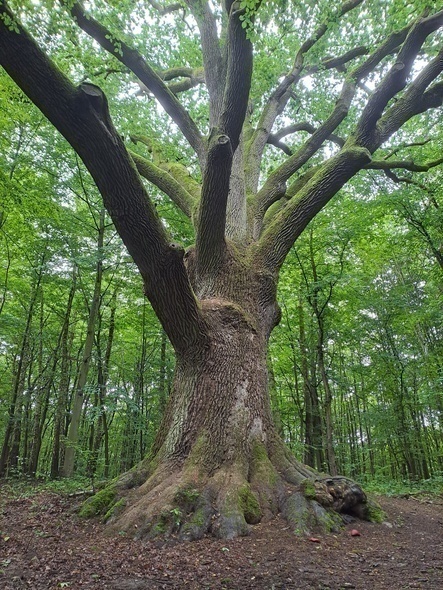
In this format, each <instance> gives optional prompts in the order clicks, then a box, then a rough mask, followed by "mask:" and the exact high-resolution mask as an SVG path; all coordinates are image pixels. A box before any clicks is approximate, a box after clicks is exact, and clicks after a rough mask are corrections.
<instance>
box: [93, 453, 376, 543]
mask: <svg viewBox="0 0 443 590" xmlns="http://www.w3.org/2000/svg"><path fill="white" fill-rule="evenodd" d="M277 465H278V467H277ZM147 471H148V472H149V470H147V467H146V465H145V466H142V468H141V469H140V470H134V471H133V472H132V474H130V475H128V474H124V475H123V476H122V477H121V478H120V479H118V480H117V481H114V482H113V483H111V484H110V485H109V486H108V487H106V488H105V489H104V490H102V491H101V492H99V493H98V494H96V496H94V497H93V498H89V499H88V500H87V501H86V502H85V504H84V506H83V508H82V514H83V515H84V516H93V515H98V514H100V515H102V516H103V518H104V520H106V521H107V522H108V523H109V524H110V530H111V532H113V533H120V534H121V533H122V532H123V533H125V534H128V535H130V536H131V537H135V538H142V537H143V538H145V537H148V538H152V537H158V536H162V537H170V536H174V537H176V538H178V539H180V540H188V541H190V540H195V539H200V538H202V537H203V536H204V535H206V534H211V535H213V536H216V537H219V538H225V539H231V538H234V537H237V536H244V535H247V534H249V532H250V528H251V526H253V525H254V524H257V523H258V522H261V521H262V520H269V519H271V518H273V517H274V516H275V515H276V514H278V513H281V514H282V515H283V517H284V518H285V519H286V520H287V521H288V523H289V524H290V525H291V527H292V528H293V530H294V532H295V533H296V534H301V535H302V534H310V533H312V532H313V531H315V530H317V531H318V530H321V531H328V532H329V531H335V530H337V529H339V528H340V527H341V526H342V525H343V518H342V515H343V514H346V515H351V516H353V517H358V518H362V519H365V520H376V521H380V520H381V519H382V518H383V513H382V512H381V510H380V508H379V507H378V505H377V504H375V503H374V502H373V501H371V500H368V498H367V496H366V494H365V493H364V491H363V490H362V489H361V487H360V486H359V485H358V484H356V483H355V482H354V481H352V480H350V479H347V478H345V477H330V476H321V475H320V474H318V473H316V472H314V471H313V470H311V469H310V468H308V467H306V466H304V465H301V464H300V463H298V462H296V461H295V460H294V459H293V458H292V457H290V456H288V455H287V454H286V453H284V454H283V455H281V454H278V455H275V456H272V455H271V458H270V457H269V456H268V453H267V452H266V450H265V448H264V447H263V446H261V445H258V446H257V447H256V448H254V449H253V452H252V458H251V460H250V462H249V463H248V464H247V466H245V465H244V464H234V465H229V466H224V467H221V468H219V469H218V470H217V471H215V472H214V473H213V474H207V473H202V472H201V471H200V470H199V469H198V468H197V466H195V465H193V466H192V467H191V468H190V467H189V464H188V466H186V465H185V466H183V467H182V468H181V469H178V470H177V468H175V469H173V468H172V467H171V466H168V465H167V464H162V465H159V466H156V468H155V469H154V470H153V472H152V473H151V475H150V476H149V477H148V478H147V479H146V480H145V481H143V483H141V482H140V478H141V477H146V473H147ZM134 482H140V483H139V485H138V486H136V485H135V484H134ZM140 484H141V485H140Z"/></svg>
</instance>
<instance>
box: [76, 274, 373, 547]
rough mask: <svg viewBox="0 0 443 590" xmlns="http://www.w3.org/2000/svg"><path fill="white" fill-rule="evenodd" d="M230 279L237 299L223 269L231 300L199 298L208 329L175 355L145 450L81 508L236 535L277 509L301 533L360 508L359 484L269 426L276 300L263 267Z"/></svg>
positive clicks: (153, 528)
mask: <svg viewBox="0 0 443 590" xmlns="http://www.w3.org/2000/svg"><path fill="white" fill-rule="evenodd" d="M233 274H236V273H235V272H234V273H233ZM238 276H239V275H237V277H238ZM248 278H249V280H247V279H248ZM239 282H240V286H241V283H243V285H245V292H244V302H243V303H244V304H243V305H240V303H238V300H239V296H238V292H237V296H234V292H235V291H236V287H235V286H234V285H235V284H236V283H233V282H232V279H231V281H229V282H228V280H226V283H225V287H224V291H225V293H226V294H230V295H231V296H232V297H231V299H230V300H228V299H223V298H222V297H214V298H211V299H205V300H203V301H202V302H201V309H202V313H203V316H204V318H205V322H206V325H207V334H208V339H207V340H206V344H205V346H202V347H200V348H193V349H190V351H189V353H187V354H181V355H179V356H178V358H177V365H176V371H175V379H174V385H173V390H172V393H171V396H170V399H169V401H168V405H167V409H166V413H165V416H164V419H163V423H162V425H161V428H160V430H159V433H158V436H157V440H156V441H155V443H154V447H153V449H152V451H151V453H150V455H149V457H148V458H147V459H145V460H144V461H143V462H142V463H141V464H139V465H138V466H137V467H136V468H134V469H133V470H131V471H130V472H128V473H126V474H124V475H123V476H122V477H121V478H120V479H119V480H118V482H117V483H116V484H113V485H112V486H110V487H108V488H105V489H104V490H103V491H102V492H99V493H98V494H97V495H96V496H95V497H94V498H91V499H90V500H89V501H87V502H86V504H85V505H84V507H83V510H82V513H83V514H84V515H87V514H96V513H100V512H102V513H106V519H109V521H110V522H111V523H113V530H115V531H122V530H123V531H126V532H127V533H128V534H131V535H133V536H136V537H143V536H155V535H159V534H171V533H174V534H178V536H179V537H180V538H182V539H195V538H200V537H201V536H203V535H204V534H206V533H207V532H210V533H211V534H213V535H216V536H219V537H223V538H231V537H234V536H237V535H245V534H247V533H248V530H249V525H252V524H255V523H258V522H260V521H261V520H262V519H269V518H272V517H273V516H275V515H276V514H277V513H279V512H282V513H283V515H284V517H285V518H287V520H288V521H289V522H290V523H291V525H292V526H293V527H294V530H296V531H297V532H300V533H301V532H306V531H308V530H311V529H312V528H315V527H316V526H318V525H321V526H322V527H326V528H327V529H329V530H331V529H334V528H336V527H338V526H339V524H340V522H341V518H340V517H339V516H338V515H337V513H336V511H339V512H349V513H353V514H357V515H360V516H366V517H369V506H370V505H369V504H368V503H367V499H366V496H365V494H364V493H363V491H362V490H361V489H360V487H359V486H357V485H356V484H354V482H350V481H349V480H345V479H343V478H330V477H329V478H324V477H322V476H320V475H319V474H317V473H316V472H315V471H313V470H312V469H311V468H309V467H306V466H305V465H303V464H301V463H299V462H298V461H296V460H295V458H294V457H293V456H291V454H290V452H289V451H288V450H287V448H286V447H285V445H284V443H283V441H282V440H281V438H280V436H279V435H278V433H277V430H276V428H275V426H274V423H273V420H272V415H271V408H270V403H269V392H268V370H267V344H268V337H269V334H270V331H271V329H272V327H273V325H274V324H275V323H276V320H277V318H278V314H277V306H276V303H275V299H274V295H273V293H272V292H271V295H270V293H269V289H268V290H267V289H265V288H264V285H265V284H268V286H269V277H268V278H267V279H265V280H263V281H262V283H261V284H259V282H260V281H258V279H257V276H256V277H255V280H254V277H251V276H249V277H245V278H244V279H243V280H242V281H240V279H239ZM236 285H237V287H238V286H239V285H238V283H237V284H236ZM214 290H217V286H215V287H214ZM219 290H221V289H219ZM253 293H254V294H255V297H253V296H252V294H253ZM232 299H236V301H233V300H232ZM254 310H255V311H254ZM128 489H129V490H130V491H129V492H127V490H128Z"/></svg>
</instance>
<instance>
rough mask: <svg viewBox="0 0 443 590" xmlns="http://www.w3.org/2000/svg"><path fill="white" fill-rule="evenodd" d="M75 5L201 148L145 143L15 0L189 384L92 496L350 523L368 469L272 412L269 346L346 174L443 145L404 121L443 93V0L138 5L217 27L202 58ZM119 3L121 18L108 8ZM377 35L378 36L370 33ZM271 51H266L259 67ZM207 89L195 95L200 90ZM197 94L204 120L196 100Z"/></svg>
mask: <svg viewBox="0 0 443 590" xmlns="http://www.w3.org/2000/svg"><path fill="white" fill-rule="evenodd" d="M60 4H61V6H62V8H63V9H64V10H65V11H66V13H67V14H69V15H70V17H72V19H73V22H75V23H76V26H77V27H79V28H80V29H82V30H83V32H84V33H85V34H86V35H87V36H89V37H90V38H92V39H93V40H94V47H95V49H96V50H97V48H98V47H100V48H101V50H103V51H104V52H108V53H109V55H111V56H113V57H112V60H114V62H115V63H114V66H113V67H114V70H113V71H114V72H118V71H120V72H121V73H122V75H123V73H124V74H125V75H126V74H127V73H128V72H130V73H131V75H132V76H134V77H135V78H136V79H137V80H138V82H139V86H140V91H139V93H140V94H141V95H142V96H144V97H145V98H146V99H152V98H155V99H156V100H157V101H158V103H159V104H160V105H161V107H162V108H163V110H164V111H165V112H166V113H167V115H168V116H169V117H170V119H171V120H172V121H173V123H174V124H175V125H176V127H177V128H178V130H179V131H180V132H181V134H182V136H183V138H184V139H185V140H186V141H187V143H188V144H189V146H190V148H191V149H192V152H193V154H194V156H193V157H191V158H190V162H189V166H188V167H187V168H186V167H185V166H184V165H183V164H184V162H183V159H181V161H180V163H178V162H177V161H176V160H171V159H170V158H169V159H168V157H167V154H168V153H169V152H168V150H165V152H164V153H162V152H161V149H160V150H159V149H158V145H156V144H155V142H153V141H152V138H151V137H147V136H146V133H144V130H143V129H142V130H140V133H138V134H137V135H134V136H133V137H132V141H133V142H135V143H138V145H139V146H140V144H141V145H143V146H145V148H146V151H145V156H143V155H141V152H140V150H139V151H137V152H135V151H131V149H130V148H129V147H128V146H127V145H125V142H124V139H123V138H122V137H121V136H120V134H119V132H118V131H117V130H116V128H115V127H114V124H113V122H112V118H111V115H110V112H109V108H108V101H107V98H106V96H105V94H104V92H103V91H102V90H101V89H100V87H99V86H97V85H95V84H92V83H90V82H83V83H80V84H79V85H74V84H73V83H72V82H71V81H70V79H69V78H68V77H67V76H66V75H65V74H64V73H63V72H62V71H61V70H60V69H59V68H58V67H57V66H56V65H55V63H54V61H52V59H51V58H50V57H49V55H48V52H46V51H44V50H43V49H42V43H41V42H40V43H37V42H36V41H35V40H34V39H33V38H32V36H31V35H30V34H29V33H28V31H27V30H26V28H24V27H23V26H22V24H21V23H20V21H19V19H18V17H17V16H16V15H14V14H13V12H12V11H11V9H10V7H9V6H8V5H7V3H6V2H5V1H4V0H0V63H1V65H2V66H3V67H4V68H5V70H6V71H7V73H8V74H9V75H10V76H11V77H12V78H13V80H14V81H15V82H16V83H17V84H18V85H19V87H20V88H21V89H22V90H23V92H24V93H25V94H26V95H27V96H28V97H29V99H30V100H31V101H32V102H33V103H34V104H35V105H37V107H38V108H39V109H40V110H41V111H42V112H43V113H44V114H45V115H46V117H47V118H48V119H49V120H50V121H51V122H52V124H53V125H54V126H55V127H56V128H57V129H58V130H59V131H60V133H62V134H63V136H64V137H65V138H66V139H67V141H68V142H69V143H70V144H71V146H72V147H73V148H74V150H75V151H76V152H77V153H78V154H79V156H80V157H81V159H82V160H83V162H84V164H85V166H86V167H87V168H88V170H89V172H90V174H91V175H92V177H93V178H94V181H95V183H96V185H97V187H98V189H99V191H100V193H101V195H102V197H103V202H104V205H105V207H106V209H107V210H108V212H109V214H110V215H111V217H112V220H113V222H114V224H115V227H116V229H117V231H118V232H119V234H120V236H121V238H122V240H123V242H124V243H125V245H126V247H127V249H128V251H129V253H130V254H131V256H132V258H133V259H134V261H135V263H136V265H137V267H138V269H139V271H140V274H141V276H142V279H143V284H144V290H145V294H146V296H147V297H148V299H149V301H150V302H151V304H152V307H153V308H154V310H155V312H156V314H157V316H158V318H159V320H160V322H161V324H162V326H163V328H164V330H165V332H166V333H167V335H168V337H169V339H170V341H171V343H172V345H173V347H174V350H175V353H176V370H175V378H174V386H173V391H172V394H171V396H170V400H169V403H168V406H167V409H166V412H165V416H164V419H163V422H162V425H161V428H160V429H159V432H158V435H157V438H156V442H155V444H154V446H153V448H152V450H151V453H150V454H149V457H148V458H147V459H146V460H145V461H143V463H142V464H140V465H138V466H137V467H136V468H134V469H133V470H132V471H131V472H129V473H127V474H125V475H123V476H122V477H121V478H120V479H119V480H118V481H117V482H116V483H115V484H114V485H113V486H111V487H108V488H107V489H106V490H105V491H104V492H101V495H100V497H99V498H98V500H97V499H96V500H95V501H94V500H93V501H92V503H91V504H90V506H89V508H90V509H91V510H96V509H99V508H101V509H103V508H104V507H105V506H106V508H109V506H111V505H112V504H115V503H116V500H117V499H118V498H119V497H120V496H124V498H125V499H124V501H122V502H118V504H115V510H114V513H113V515H112V518H111V520H114V521H115V526H116V528H117V529H118V530H126V531H128V532H130V533H131V534H136V535H144V534H158V533H162V532H168V531H171V530H175V531H179V532H180V535H181V536H182V538H198V537H201V536H202V535H203V534H205V533H206V532H207V531H211V532H212V533H213V534H217V535H220V536H224V537H232V536H235V535H238V534H245V533H246V532H247V530H248V524H254V523H257V522H259V521H260V520H261V519H262V518H269V517H270V516H272V515H274V514H276V513H277V512H279V511H280V512H282V513H283V514H284V516H285V517H286V518H287V519H288V520H289V521H290V522H291V523H292V525H293V526H294V527H295V528H296V529H298V530H300V531H302V530H306V529H309V528H310V527H312V526H314V525H315V524H322V525H323V526H326V527H332V526H335V525H336V524H337V522H338V519H339V518H338V517H337V512H348V513H351V514H357V515H359V516H362V517H366V518H370V517H371V505H370V503H369V502H368V501H367V498H366V496H365V494H364V492H363V491H362V490H361V488H360V487H359V486H357V485H356V484H355V483H353V482H351V481H348V480H345V479H344V478H332V477H329V476H324V475H320V474H317V473H316V472H314V471H313V470H312V469H311V468H309V467H307V466H305V465H303V464H302V463H300V462H299V461H297V460H296V459H295V458H294V457H293V456H292V455H291V454H290V453H289V451H288V450H287V449H286V447H285V445H284V442H283V441H282V440H281V438H280V437H279V435H278V433H277V431H276V428H275V426H274V424H273V420H272V416H271V411H270V403H269V394H268V371H267V345H268V340H269V337H270V334H271V332H272V330H273V328H274V327H275V326H276V325H277V324H278V322H279V319H280V311H279V307H278V304H277V299H276V291H277V282H278V278H279V271H280V269H281V267H282V265H283V264H284V262H285V258H286V256H287V255H288V253H289V251H290V249H291V248H292V246H293V244H294V242H295V241H296V240H297V238H298V237H299V236H300V234H301V233H302V232H303V230H304V229H305V228H306V226H307V225H308V223H309V222H310V221H311V220H312V219H313V218H314V216H315V215H317V214H318V213H319V212H320V211H321V210H322V208H323V207H325V205H326V204H327V203H328V202H329V201H330V199H332V198H333V197H334V195H335V194H336V193H337V192H338V191H339V190H340V189H341V188H342V187H343V186H344V185H345V183H347V182H348V181H349V180H350V179H352V177H353V176H355V175H356V174H357V173H359V172H360V171H362V170H367V169H375V170H380V171H382V172H383V173H386V174H388V175H391V176H392V175H395V171H396V170H397V169H404V170H407V171H409V173H413V172H426V171H427V170H428V169H429V168H431V167H433V166H436V165H438V164H440V163H441V162H442V159H440V160H434V161H432V162H418V161H413V160H411V159H410V158H408V159H405V160H402V159H401V149H402V148H404V147H405V146H404V138H403V141H402V142H400V143H399V144H398V145H396V144H395V138H396V137H398V133H399V130H400V129H401V128H402V127H403V126H405V124H408V122H409V121H410V120H411V119H413V118H414V117H423V113H426V112H428V111H429V112H432V111H433V109H435V108H437V107H440V106H441V104H442V102H443V81H442V80H441V77H440V74H441V71H442V69H443V49H442V47H441V46H439V45H438V33H437V34H436V31H438V29H439V28H440V27H441V26H443V11H439V12H437V11H435V10H432V9H424V10H423V11H422V12H421V13H418V12H417V9H418V8H419V6H418V4H419V3H415V4H416V6H415V8H414V7H410V12H409V14H408V10H403V8H404V7H403V3H399V5H400V4H401V6H402V11H401V13H400V14H399V15H398V17H397V18H393V17H392V12H393V10H395V8H396V3H395V2H394V1H393V2H387V3H381V4H379V3H371V2H364V0H347V1H345V2H344V3H343V4H341V5H338V4H336V3H329V5H330V6H328V3H320V4H319V5H316V6H313V3H310V2H307V1H306V2H305V3H303V4H302V5H300V3H299V2H296V1H291V0H286V1H282V2H260V1H257V0H244V1H242V2H238V1H233V0H223V1H221V0H217V1H213V2H208V1H207V0H183V1H182V2H178V3H176V4H171V5H168V6H166V5H161V4H160V3H157V2H154V1H151V0H148V1H147V2H145V3H144V4H145V9H146V10H145V12H144V13H143V14H150V15H151V16H150V17H149V18H148V19H146V18H144V17H142V16H140V14H141V10H140V8H141V7H143V2H134V3H125V5H124V10H125V14H126V15H128V14H132V16H133V18H135V16H136V15H138V18H140V19H141V20H142V24H143V30H145V29H146V27H151V29H152V31H153V34H154V33H155V27H154V21H155V19H156V18H166V19H168V21H167V22H168V23H169V27H170V26H172V24H173V23H174V24H176V25H177V26H178V25H180V26H179V29H180V31H181V35H186V34H188V36H189V38H190V39H191V38H195V36H196V33H197V32H198V35H199V50H200V56H199V57H198V58H196V57H195V55H193V56H192V57H189V58H188V57H187V56H186V55H183V62H184V65H183V66H182V67H177V65H176V64H174V67H173V68H170V69H166V70H164V69H159V68H158V67H154V65H153V64H152V63H150V59H149V58H150V55H149V52H148V53H147V54H146V55H144V54H143V51H141V50H140V47H142V44H137V43H131V35H128V34H124V33H123V31H122V32H121V34H120V35H119V33H118V31H117V27H116V22H117V17H118V14H117V12H116V10H113V9H110V8H109V6H106V5H105V4H102V3H100V2H91V3H90V4H91V8H90V10H91V12H90V13H89V12H87V11H86V8H85V7H84V6H83V5H82V4H80V3H79V2H76V1H75V0H61V2H60ZM106 4H108V3H106ZM109 4H110V5H111V6H112V5H115V4H116V3H111V2H109ZM100 5H101V7H102V9H103V10H104V13H106V14H108V13H109V11H111V13H110V14H112V18H107V19H103V20H102V19H98V20H97V19H96V18H95V16H94V10H97V7H100ZM30 6H31V10H32V4H31V5H30ZM122 6H123V4H122ZM397 8H398V7H397ZM148 9H149V10H148ZM18 10H19V9H18V8H17V11H18ZM34 10H36V8H34ZM52 10H54V11H55V10H56V9H55V8H53V9H52ZM132 10H133V13H132V12H131V11H132ZM128 11H129V12H128ZM377 11H378V13H376V12H377ZM414 11H415V12H414ZM17 14H18V12H17ZM155 14H157V16H154V15H155ZM108 16H109V14H108ZM382 17H383V18H382ZM380 21H383V26H385V31H384V35H381V33H380V30H381V29H380V25H379V24H378V25H377V26H376V25H375V23H376V22H380ZM384 21H386V22H384ZM108 23H110V24H108ZM183 23H184V24H183ZM54 27H55V24H54V22H53V23H52V28H53V29H54ZM134 30H135V29H134ZM186 31H187V33H186ZM301 32H304V33H305V34H306V36H305V39H304V41H300V34H301ZM359 34H361V38H362V39H363V41H364V40H365V39H366V42H364V43H362V44H359V43H358V42H357V40H358V37H359ZM368 34H369V35H370V36H371V37H372V39H371V43H370V44H368V43H367V37H368ZM267 40H268V41H269V40H270V42H271V45H268V46H266V43H265V41H267ZM174 42H175V43H177V40H175V41H174ZM286 42H287V43H288V48H289V49H288V50H287V51H286V52H285V51H283V50H282V49H281V46H284V44H285V43H286ZM254 44H255V47H256V50H255V51H254ZM49 45H50V44H49ZM328 47H329V48H330V49H329V50H328ZM331 51H333V52H334V53H335V54H333V55H331ZM273 52H274V53H275V55H276V56H278V59H279V60H280V62H281V67H282V70H281V71H280V72H278V73H275V72H267V71H266V66H263V62H262V61H260V60H261V59H262V58H263V56H265V57H267V58H268V62H269V64H272V68H275V65H276V60H275V59H274V60H273V59H272V53H273ZM255 58H256V64H261V65H259V66H257V67H254V59H255ZM65 59H66V56H65ZM193 60H196V61H195V63H190V62H191V61H193ZM118 62H120V64H119V63H118ZM115 64H117V65H115ZM117 66H118V67H117ZM254 76H255V77H254ZM315 77H318V79H319V80H320V82H319V83H320V85H323V88H324V91H323V103H322V104H323V107H322V109H320V111H321V112H317V113H316V111H315V109H316V108H318V105H316V102H315V100H314V99H313V100H312V105H310V104H309V100H301V99H300V94H303V93H306V92H308V90H309V87H310V84H313V83H314V82H313V80H314V79H315ZM256 78H257V80H256ZM266 81H268V87H266V88H265V87H263V85H264V84H265V82H266ZM197 90H198V91H197ZM193 92H194V94H192V93H193ZM182 93H184V94H182ZM186 93H188V94H186ZM308 94H309V93H308ZM328 94H330V95H331V96H329V104H328V105H326V99H327V98H328V96H327V95H328ZM181 97H185V98H184V99H183V100H181ZM192 97H195V99H196V103H195V105H196V106H195V105H194V107H195V108H194V109H191V108H187V107H185V105H190V103H191V101H192ZM203 99H206V100H207V109H206V110H205V109H204V108H203V104H202V101H203ZM134 100H136V99H134ZM325 105H326V106H325ZM311 106H312V110H311ZM197 111H198V112H199V117H198V119H197V118H195V117H194V118H193V117H192V116H191V113H192V112H197ZM202 113H203V114H202ZM205 117H207V118H205ZM425 122H426V118H424V119H423V124H424V123H425ZM205 133H206V135H205ZM301 134H303V135H301ZM306 134H307V135H306ZM411 142H412V143H414V142H413V141H411ZM415 143H419V142H417V141H416V142H415ZM386 146H387V147H386ZM133 149H134V148H133ZM270 150H273V151H272V152H271V151H270ZM165 154H166V155H165ZM377 154H378V155H377ZM269 155H271V157H272V160H273V163H274V165H273V168H272V169H271V170H269V169H268V170H267V172H268V174H267V176H266V175H265V170H266V162H267V161H268V156H269ZM395 178H396V180H398V177H397V176H395ZM144 179H146V181H148V183H147V184H146V183H145V180H144ZM150 185H155V187H157V189H159V190H160V191H162V192H163V193H164V194H165V195H167V197H169V198H170V199H171V201H172V202H173V203H174V204H175V206H176V207H177V208H178V209H179V210H180V211H181V212H182V214H183V215H185V216H186V217H187V218H188V219H189V220H190V222H191V224H192V226H193V228H194V230H195V245H194V246H192V247H190V248H188V249H186V251H185V250H184V249H183V248H181V247H180V246H179V245H177V244H175V243H172V241H171V238H170V237H169V234H168V230H167V226H166V225H165V224H164V223H163V222H162V220H161V219H160V217H159V215H158V213H157V210H156V208H155V206H154V204H153V201H152V199H151V198H150V194H149V186H150ZM81 393H82V392H79V395H81ZM128 490H129V491H128ZM94 502H95V503H94ZM111 512H112V511H111ZM110 514H111V513H109V515H110Z"/></svg>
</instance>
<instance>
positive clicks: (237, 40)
mask: <svg viewBox="0 0 443 590" xmlns="http://www.w3.org/2000/svg"><path fill="white" fill-rule="evenodd" d="M243 13H244V10H236V9H235V4H233V7H232V8H231V12H230V15H229V24H228V38H227V48H228V64H227V73H226V85H225V89H224V93H223V104H222V112H221V116H220V130H221V132H222V133H224V134H226V135H227V136H228V137H229V139H230V141H231V147H232V151H233V152H235V150H236V149H237V147H238V144H239V141H240V133H241V131H242V128H243V123H244V121H245V116H246V111H247V108H248V101H249V91H250V89H251V78H252V43H251V41H250V40H249V39H248V38H247V35H246V31H245V29H244V28H243V27H242V21H241V20H240V17H241V16H242V15H243Z"/></svg>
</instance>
